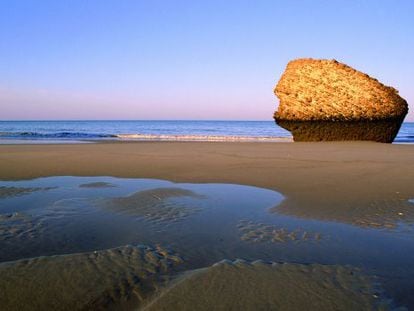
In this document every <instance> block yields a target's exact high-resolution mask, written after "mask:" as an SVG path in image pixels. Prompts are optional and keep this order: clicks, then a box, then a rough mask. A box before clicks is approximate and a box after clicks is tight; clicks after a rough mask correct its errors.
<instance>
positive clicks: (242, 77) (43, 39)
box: [0, 0, 414, 121]
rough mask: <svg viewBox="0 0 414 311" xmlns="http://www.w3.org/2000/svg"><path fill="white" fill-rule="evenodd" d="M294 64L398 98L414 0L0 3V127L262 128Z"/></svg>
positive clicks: (407, 73) (408, 77) (405, 85)
mask: <svg viewBox="0 0 414 311" xmlns="http://www.w3.org/2000/svg"><path fill="white" fill-rule="evenodd" d="M298 57H314V58H330V59H331V58H335V59H337V60H339V61H341V62H344V63H347V64H348V65H350V66H352V67H354V68H356V69H359V70H361V71H364V72H366V73H368V74H370V75H371V76H374V77H376V78H377V79H379V80H380V81H381V82H383V83H385V84H387V85H392V86H394V87H395V88H397V89H398V90H399V91H400V94H401V96H403V97H404V98H405V99H406V100H407V101H408V103H409V105H410V109H411V112H410V115H409V118H408V119H409V120H411V121H414V1H412V0H407V1H398V0H388V1H385V0H372V1H368V0H367V1H364V0H360V1H351V0H348V1H345V0H344V1H333V0H326V1H323V0H320V1H317V0H309V1H305V0H304V1H300V0H296V1H295V0H292V1H288V0H285V1H275V0H273V1H260V0H256V1H224V0H220V1H213V0H209V1H201V0H200V1H197V0H192V1H179V0H174V1H159V0H146V1H144V0H142V1H139V0H135V1H126V0H113V1H104V0H96V1H88V0H79V1H75V0H71V1H56V0H51V1H47V0H41V1H39V0H27V1H23V0H13V1H12V0H3V1H0V119H3V120H5V119H227V120H230V119H235V120H236V119H238V120H240V119H242V120H271V119H272V114H273V112H274V110H275V109H276V106H277V103H278V101H277V99H276V97H275V96H274V94H273V88H274V86H275V84H276V83H277V81H278V79H279V78H280V75H281V74H282V72H283V70H284V68H285V66H286V63H287V62H288V61H289V60H291V59H294V58H298Z"/></svg>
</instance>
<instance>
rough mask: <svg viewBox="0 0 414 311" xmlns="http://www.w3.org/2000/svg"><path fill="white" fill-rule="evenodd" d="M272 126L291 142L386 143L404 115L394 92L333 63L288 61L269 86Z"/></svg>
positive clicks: (405, 107)
mask: <svg viewBox="0 0 414 311" xmlns="http://www.w3.org/2000/svg"><path fill="white" fill-rule="evenodd" d="M275 94H276V96H277V97H278V98H279V100H280V104H279V108H278V110H277V111H276V112H275V114H274V118H275V120H276V123H277V124H279V125H280V126H282V127H283V128H285V129H287V130H289V131H291V132H292V134H293V138H294V140H295V141H321V140H373V141H378V142H387V143H389V142H392V141H393V140H394V138H395V136H396V135H397V133H398V130H399V128H400V126H401V123H402V121H403V120H404V117H405V115H406V114H407V112H408V105H407V102H406V101H405V100H404V99H403V98H401V97H400V96H399V95H398V91H397V90H396V89H394V88H392V87H389V86H385V85H383V84H382V83H380V82H379V81H378V80H376V79H374V78H371V77H370V76H368V75H367V74H364V73H362V72H360V71H357V70H355V69H353V68H351V67H349V66H347V65H345V64H341V63H339V62H337V61H336V60H316V59H310V58H308V59H297V60H293V61H291V62H289V63H288V65H287V67H286V70H285V72H284V73H283V75H282V77H281V79H280V81H279V82H278V84H277V86H276V88H275Z"/></svg>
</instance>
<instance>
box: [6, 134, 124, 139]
mask: <svg viewBox="0 0 414 311" xmlns="http://www.w3.org/2000/svg"><path fill="white" fill-rule="evenodd" d="M111 137H112V138H116V135H113V134H99V133H84V132H56V133H39V132H0V138H19V139H24V138H27V139H40V138H45V139H46V138H77V139H82V138H83V139H93V138H111Z"/></svg>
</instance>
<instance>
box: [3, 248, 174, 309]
mask: <svg viewBox="0 0 414 311" xmlns="http://www.w3.org/2000/svg"><path fill="white" fill-rule="evenodd" d="M181 263H182V259H181V258H180V257H178V256H176V255H175V254H174V253H172V252H170V251H169V250H167V249H164V248H161V247H159V246H158V247H150V246H145V245H138V246H130V245H129V246H122V247H118V248H114V249H109V250H102V251H95V252H91V253H79V254H70V255H60V256H48V257H37V258H33V259H27V260H26V259H24V260H19V261H13V262H5V263H0V275H1V278H0V293H1V294H0V306H1V309H2V310H108V309H112V308H114V303H116V309H117V310H123V309H133V308H136V307H139V306H140V305H141V304H142V302H143V301H144V300H145V299H146V298H148V297H149V296H150V295H151V294H153V293H154V292H155V291H156V290H157V288H159V286H161V285H162V284H165V283H166V282H167V281H168V280H169V278H170V277H169V276H168V275H169V274H170V273H171V271H173V270H174V267H175V266H178V265H180V264H181Z"/></svg>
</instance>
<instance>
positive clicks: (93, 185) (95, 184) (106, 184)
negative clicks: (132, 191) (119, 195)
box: [79, 181, 116, 188]
mask: <svg viewBox="0 0 414 311" xmlns="http://www.w3.org/2000/svg"><path fill="white" fill-rule="evenodd" d="M113 187H116V185H114V184H111V183H109V182H104V181H98V182H90V183H86V184H81V185H79V188H113Z"/></svg>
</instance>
